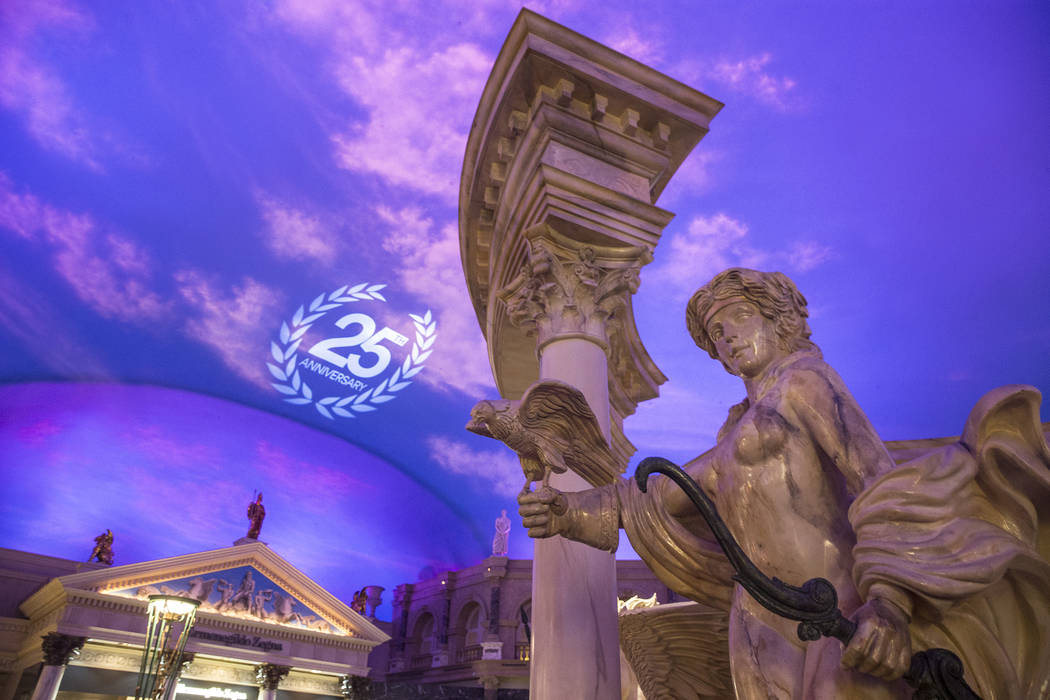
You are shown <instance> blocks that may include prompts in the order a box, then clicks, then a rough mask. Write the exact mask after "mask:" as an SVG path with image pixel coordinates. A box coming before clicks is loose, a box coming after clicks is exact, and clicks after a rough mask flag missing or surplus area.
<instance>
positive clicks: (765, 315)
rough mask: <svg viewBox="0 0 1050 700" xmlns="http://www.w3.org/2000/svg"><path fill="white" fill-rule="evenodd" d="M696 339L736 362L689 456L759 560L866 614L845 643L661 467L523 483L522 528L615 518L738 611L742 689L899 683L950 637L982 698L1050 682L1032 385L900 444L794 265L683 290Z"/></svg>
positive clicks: (713, 601)
mask: <svg viewBox="0 0 1050 700" xmlns="http://www.w3.org/2000/svg"><path fill="white" fill-rule="evenodd" d="M686 315H687V324H688V328H689V332H690V334H691V335H692V337H693V339H694V340H695V341H696V343H697V345H698V346H699V347H700V348H702V349H703V350H705V351H707V352H708V354H710V355H711V357H712V358H714V359H716V360H718V361H719V362H721V364H722V366H723V367H724V368H725V369H726V371H728V372H729V373H731V374H733V375H736V376H738V377H740V379H741V380H742V381H743V383H744V388H745V390H746V398H745V399H744V400H743V401H741V402H740V403H739V404H737V405H735V406H733V407H732V408H731V409H730V411H729V417H728V418H727V420H726V422H725V424H724V425H723V426H722V428H721V430H719V432H718V438H717V443H716V444H715V446H714V447H713V448H711V449H710V450H708V451H707V452H705V453H703V454H702V455H700V456H699V457H697V458H696V459H695V460H693V461H691V462H690V463H688V464H687V465H685V469H686V471H687V473H688V474H689V475H690V476H691V477H692V478H693V479H694V480H695V481H696V482H697V484H698V485H699V486H700V487H701V488H702V489H703V490H704V492H705V493H707V494H708V495H709V496H710V498H711V499H712V500H713V501H714V503H715V505H716V507H717V508H718V511H719V512H720V514H721V516H722V518H723V519H724V520H725V521H726V523H727V524H728V526H729V529H730V531H731V532H732V533H733V534H734V536H735V537H736V539H737V540H738V541H739V543H740V544H741V546H742V547H743V549H744V551H745V552H746V553H747V555H748V556H749V557H750V558H751V559H752V560H753V561H754V562H755V564H757V565H758V567H759V568H761V569H762V570H763V571H764V572H765V573H766V574H767V575H769V576H775V577H777V578H779V579H781V580H783V581H785V582H787V583H791V584H795V585H798V584H801V583H802V582H804V581H806V580H808V579H810V578H813V577H817V576H820V577H824V578H826V579H828V580H829V581H831V583H833V584H834V586H835V587H836V589H837V590H838V594H839V606H840V608H841V609H842V610H843V612H844V614H846V616H847V617H850V618H851V619H853V620H854V621H855V622H856V623H857V624H858V628H857V632H856V634H855V635H854V636H853V638H852V640H851V641H850V643H849V645H848V646H846V647H845V648H843V646H842V645H841V644H840V643H839V642H838V641H837V640H835V639H830V638H825V639H822V640H819V641H815V642H809V643H803V642H801V641H799V639H798V637H797V635H796V630H795V627H796V623H794V622H792V621H789V620H786V619H783V618H779V617H777V616H775V615H774V614H773V613H771V612H769V611H767V610H766V609H765V608H763V607H762V606H761V605H760V604H758V603H757V602H756V601H755V600H754V599H752V598H751V597H750V596H749V595H747V594H746V593H745V592H744V591H743V590H742V589H741V588H740V587H739V586H738V585H736V586H735V585H734V583H733V581H732V580H731V575H732V569H731V568H730V566H729V564H728V562H727V561H726V560H725V558H724V556H723V554H722V552H721V550H720V549H719V547H718V546H717V544H716V543H715V542H714V540H713V538H712V537H711V533H710V530H709V529H708V528H707V525H706V524H705V523H704V522H703V520H702V519H701V518H700V516H699V514H698V513H697V512H696V510H695V509H694V508H693V506H692V504H691V503H689V501H688V500H687V499H686V497H685V495H684V494H683V493H682V492H681V491H680V490H679V489H678V488H677V487H675V486H674V484H672V483H671V482H670V481H669V480H667V479H665V478H663V477H654V478H653V480H652V484H651V486H650V488H649V489H648V492H647V493H642V492H641V491H640V490H639V489H638V488H637V487H636V485H635V484H634V483H632V482H631V481H628V480H621V481H619V482H618V483H615V484H612V485H608V486H601V487H598V488H593V489H590V490H586V491H580V492H576V493H561V492H559V491H557V490H555V489H553V488H551V487H549V486H547V487H543V488H540V489H538V490H537V491H535V492H523V493H522V494H521V495H520V496H519V498H518V501H519V506H520V508H519V512H520V514H521V515H522V518H523V524H524V526H525V527H526V528H527V529H528V533H529V535H530V536H531V537H538V538H545V537H550V536H552V535H562V536H564V537H567V538H569V539H572V540H576V541H579V542H584V543H587V544H590V545H592V546H594V547H598V548H600V549H605V550H609V551H613V550H615V548H616V546H617V541H618V528H623V529H624V530H625V531H626V533H627V535H628V537H629V538H630V541H631V544H632V546H633V547H634V549H635V551H636V552H637V553H638V554H639V555H640V556H641V557H642V559H643V560H645V562H646V563H647V564H648V566H649V567H650V568H651V569H652V570H653V571H654V572H655V573H656V574H657V575H658V576H659V577H660V578H661V579H662V580H663V581H664V583H666V584H667V585H668V586H669V587H671V588H672V589H674V590H675V591H677V592H678V593H681V594H683V595H685V596H687V597H688V598H691V599H692V600H695V601H698V602H701V603H706V604H708V605H712V606H715V607H717V608H721V609H723V610H728V611H729V634H728V639H729V653H730V658H731V663H732V678H733V685H734V688H735V691H736V696H737V697H738V698H744V699H751V698H763V699H765V698H847V697H848V698H901V697H910V694H911V693H910V689H909V688H908V687H907V686H906V685H904V683H903V681H901V680H900V676H901V675H902V674H903V673H904V672H905V671H907V664H908V661H909V659H910V656H911V654H912V652H913V651H918V650H921V649H927V648H932V647H943V648H946V649H949V650H951V651H953V652H954V653H956V654H957V655H958V656H959V657H960V658H961V659H962V661H963V664H964V668H965V673H966V680H967V682H968V683H969V684H970V686H971V687H973V688H974V689H975V690H976V691H977V692H978V693H979V694H980V695H981V696H982V697H983V698H985V700H992V699H994V698H1004V699H1005V698H1041V697H1047V696H1048V694H1050V562H1048V559H1050V447H1048V446H1047V442H1046V437H1045V435H1044V433H1043V430H1042V427H1041V426H1040V424H1039V412H1038V407H1039V400H1040V397H1039V393H1038V392H1037V391H1036V390H1035V389H1034V388H1032V387H1026V386H1007V387H1001V388H999V389H996V390H994V391H992V392H990V393H989V394H987V395H986V396H985V397H984V398H982V399H981V400H980V401H979V402H978V404H977V405H976V407H975V408H974V409H973V412H972V413H971V415H970V418H969V419H968V421H967V423H966V426H965V428H964V430H963V434H962V436H961V438H960V439H959V440H958V441H957V442H954V443H951V444H940V445H939V446H937V447H935V448H930V449H928V450H926V451H925V452H924V453H922V454H915V455H911V458H910V459H908V460H906V461H902V462H901V463H899V464H898V463H895V462H894V460H893V459H892V457H891V455H890V453H889V452H888V450H887V448H886V446H885V444H884V443H883V442H882V440H881V439H880V438H879V436H878V435H877V434H876V432H875V430H874V429H873V428H872V425H871V423H870V422H869V421H868V419H867V417H866V416H865V415H864V412H863V411H862V410H861V408H860V406H859V405H858V404H857V402H856V401H855V400H854V398H853V396H852V395H851V394H850V392H849V390H848V389H847V388H846V386H845V384H844V383H843V381H842V379H841V378H840V377H839V375H838V374H837V373H836V372H835V371H834V370H833V369H832V368H831V367H830V366H828V364H827V363H825V362H824V360H823V358H822V355H821V352H820V349H819V348H818V347H817V345H816V344H814V343H813V342H812V341H811V340H810V329H809V325H808V322H807V320H806V319H807V316H808V313H807V310H806V300H805V298H804V297H803V296H802V294H800V293H799V291H798V290H797V289H796V288H795V285H794V284H793V283H792V282H791V280H789V279H788V278H787V277H786V276H784V275H783V274H780V273H763V272H757V271H754V270H746V269H741V268H733V269H729V270H726V271H724V272H722V273H720V274H719V275H717V276H716V277H715V278H714V279H713V280H711V282H709V283H708V284H707V285H705V286H703V287H701V288H700V290H699V291H697V292H696V294H695V295H694V296H693V297H692V299H691V300H690V301H689V304H688V307H687V314H686Z"/></svg>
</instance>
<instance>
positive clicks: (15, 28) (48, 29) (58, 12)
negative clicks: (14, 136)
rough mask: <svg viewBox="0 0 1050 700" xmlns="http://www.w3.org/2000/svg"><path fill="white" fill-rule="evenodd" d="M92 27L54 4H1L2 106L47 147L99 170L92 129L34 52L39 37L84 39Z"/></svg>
mask: <svg viewBox="0 0 1050 700" xmlns="http://www.w3.org/2000/svg"><path fill="white" fill-rule="evenodd" d="M93 26H94V23H93V21H92V20H91V18H90V17H88V16H87V15H85V14H84V13H82V12H81V11H80V10H78V9H76V8H74V7H72V6H71V5H69V4H67V3H63V2H58V1H56V0H50V1H48V0H41V1H35V0H12V1H10V2H5V3H0V107H3V108H4V109H7V110H9V111H11V112H13V113H15V114H16V115H18V116H19V118H21V120H22V122H23V123H24V124H25V127H26V130H27V131H28V132H29V134H30V135H31V136H32V137H33V138H34V139H35V140H36V141H37V142H38V143H40V145H41V146H43V147H44V148H46V149H48V150H51V151H55V152H57V153H59V154H61V155H63V156H65V157H67V158H70V159H71V160H75V161H77V162H80V163H82V164H83V165H86V166H87V167H89V168H91V169H92V170H101V165H100V164H99V162H98V160H97V159H96V155H95V152H96V147H95V144H94V143H93V137H92V135H91V132H90V129H89V128H88V126H87V124H86V122H85V120H84V118H83V116H82V115H81V114H80V113H79V112H78V109H77V107H76V105H75V104H74V102H73V100H72V98H71V97H70V95H69V90H68V89H67V87H66V85H65V83H64V82H63V81H62V79H61V78H60V77H59V76H58V74H57V73H56V72H55V70H54V69H52V68H51V67H50V66H49V65H47V63H45V62H44V61H43V60H41V59H39V58H37V57H35V56H34V55H33V52H32V44H33V40H34V39H35V38H36V37H37V35H39V34H43V33H53V32H55V30H63V31H64V34H65V35H66V36H68V34H69V33H70V32H74V33H80V34H86V33H87V32H89V31H90V30H91V29H92V28H93Z"/></svg>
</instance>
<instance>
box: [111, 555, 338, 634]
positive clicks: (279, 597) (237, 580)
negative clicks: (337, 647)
mask: <svg viewBox="0 0 1050 700" xmlns="http://www.w3.org/2000/svg"><path fill="white" fill-rule="evenodd" d="M113 593H114V594H115V595H122V596H130V597H134V598H138V599H139V600H146V599H147V598H149V596H151V595H154V594H158V593H163V594H165V595H178V596H183V597H186V598H193V599H195V600H199V601H200V602H201V606H200V611H201V612H208V613H218V614H220V615H227V616H230V617H238V618H241V619H243V620H251V621H257V622H267V623H270V624H275V625H283V626H288V627H298V628H300V629H308V630H311V631H314V632H325V633H329V634H347V633H346V632H343V631H342V630H338V629H336V628H335V627H333V626H332V625H331V624H329V623H328V622H327V621H326V620H324V619H322V618H321V617H320V616H319V615H317V614H316V613H315V612H314V611H312V610H310V609H309V608H307V607H306V606H305V605H303V604H302V603H301V602H299V601H298V600H297V599H296V598H295V597H294V596H293V595H291V594H290V593H288V592H287V591H285V590H283V589H282V588H281V587H279V586H278V585H277V584H275V583H273V582H272V581H270V580H269V579H268V578H266V577H265V576H263V575H262V574H260V573H259V572H258V571H256V570H254V569H253V568H251V567H247V566H245V567H240V568H237V569H229V570H226V571H222V572H220V573H219V574H218V575H215V576H207V575H203V576H194V577H192V578H186V579H179V580H174V581H165V582H164V583H158V584H156V585H149V586H139V587H137V588H133V589H126V590H123V591H113Z"/></svg>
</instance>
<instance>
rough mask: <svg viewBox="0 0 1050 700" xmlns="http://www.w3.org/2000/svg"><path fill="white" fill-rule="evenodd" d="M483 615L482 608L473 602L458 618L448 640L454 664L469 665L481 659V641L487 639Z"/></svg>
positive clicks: (461, 611) (465, 606) (464, 607)
mask: <svg viewBox="0 0 1050 700" xmlns="http://www.w3.org/2000/svg"><path fill="white" fill-rule="evenodd" d="M481 613H482V610H481V606H480V605H479V604H478V603H477V602H474V601H471V602H469V603H467V604H466V605H464V606H463V608H462V610H460V611H459V615H457V616H456V622H455V625H454V626H453V627H452V629H451V630H450V632H449V638H448V643H449V653H450V655H451V657H452V659H454V660H455V661H454V663H469V662H471V661H477V660H478V659H480V658H481V640H482V639H484V638H485V630H484V629H483V627H482V618H481Z"/></svg>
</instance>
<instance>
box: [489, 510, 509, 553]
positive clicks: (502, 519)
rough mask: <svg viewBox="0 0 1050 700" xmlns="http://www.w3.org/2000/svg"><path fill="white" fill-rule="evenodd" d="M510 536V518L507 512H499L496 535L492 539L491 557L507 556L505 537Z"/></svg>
mask: <svg viewBox="0 0 1050 700" xmlns="http://www.w3.org/2000/svg"><path fill="white" fill-rule="evenodd" d="M509 534H510V518H508V517H507V511H506V510H501V511H500V516H499V517H498V518H496V534H495V535H493V537H492V556H494V557H505V556H507V535H509Z"/></svg>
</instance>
